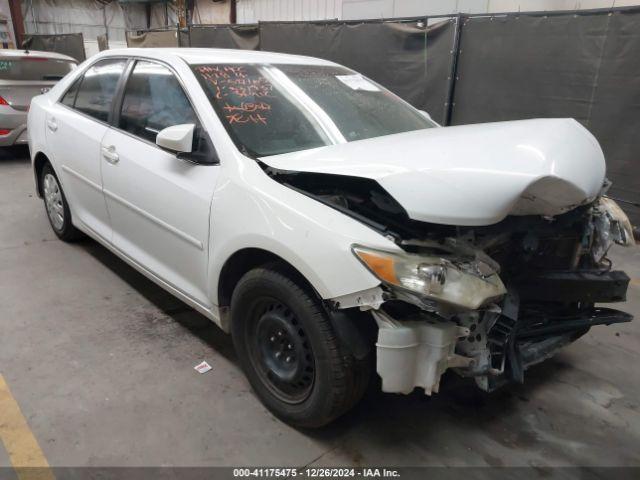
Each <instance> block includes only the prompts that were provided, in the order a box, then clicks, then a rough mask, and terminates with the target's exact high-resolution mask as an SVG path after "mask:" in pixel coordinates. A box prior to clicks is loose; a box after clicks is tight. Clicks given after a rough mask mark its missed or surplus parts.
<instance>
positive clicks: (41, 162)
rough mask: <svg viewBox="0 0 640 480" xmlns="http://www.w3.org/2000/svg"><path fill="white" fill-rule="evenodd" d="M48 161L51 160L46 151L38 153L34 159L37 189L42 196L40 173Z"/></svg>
mask: <svg viewBox="0 0 640 480" xmlns="http://www.w3.org/2000/svg"><path fill="white" fill-rule="evenodd" d="M47 163H50V162H49V159H48V158H47V156H46V155H45V154H44V153H42V152H38V153H36V156H35V158H34V160H33V171H34V174H35V176H36V190H37V192H38V195H39V196H42V188H41V186H40V174H41V173H42V169H43V168H44V166H45V165H46V164H47Z"/></svg>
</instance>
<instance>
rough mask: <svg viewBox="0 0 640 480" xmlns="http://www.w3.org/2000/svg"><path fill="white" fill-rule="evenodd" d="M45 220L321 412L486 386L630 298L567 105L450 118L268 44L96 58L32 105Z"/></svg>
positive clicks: (313, 422) (594, 165)
mask: <svg viewBox="0 0 640 480" xmlns="http://www.w3.org/2000/svg"><path fill="white" fill-rule="evenodd" d="M28 132H29V145H30V148H31V156H32V162H33V168H34V173H35V178H36V185H37V191H38V193H39V194H40V196H42V197H43V199H44V204H45V207H46V211H47V214H48V218H49V220H50V223H51V226H52V228H53V230H54V231H55V233H56V234H57V235H58V236H59V237H60V238H61V239H62V240H72V239H75V238H77V237H78V236H79V235H80V233H81V232H82V233H84V234H86V235H88V236H90V237H92V238H94V239H95V240H97V241H98V242H100V243H102V244H103V245H105V246H106V247H107V248H108V249H110V250H111V251H113V252H114V253H115V254H116V255H118V256H120V257H121V258H122V259H123V260H124V261H126V262H127V263H129V264H130V265H132V266H133V267H135V268H136V269H138V270H139V271H141V272H142V273H144V274H145V275H146V276H148V277H149V278H150V279H152V280H153V281H155V282H157V283H158V284H159V285H161V286H162V287H163V288H165V289H166V290H168V291H169V292H171V293H172V294H174V295H176V296H177V297H179V298H180V299H182V300H183V301H184V302H186V303H188V304H189V305H191V306H192V307H193V308H195V309H196V310H198V311H199V312H201V313H202V314H204V315H206V316H207V317H209V318H211V319H212V320H213V321H214V322H216V323H217V324H218V325H219V326H220V327H221V328H222V329H224V330H225V331H227V332H230V333H231V334H232V336H233V342H234V344H235V347H236V350H237V354H238V357H239V361H240V364H241V366H242V368H243V370H244V371H245V373H246V375H247V377H248V379H249V381H250V383H251V385H252V386H253V388H254V390H255V392H256V394H257V395H258V397H259V398H260V399H261V400H262V402H264V404H265V405H266V406H267V407H268V408H269V409H270V410H271V411H272V412H273V413H274V414H275V415H277V416H278V417H280V418H282V419H283V420H285V421H287V422H290V423H291V424H294V425H298V426H320V425H324V424H326V423H328V422H330V421H331V420H333V419H335V418H336V417H338V416H339V415H341V414H342V413H344V412H345V411H347V410H348V409H349V408H350V407H351V406H353V405H354V404H355V403H356V402H357V401H358V400H359V399H360V397H361V396H362V394H363V392H364V390H365V388H366V386H367V384H368V382H369V381H370V379H371V378H375V377H374V376H373V372H374V371H376V372H377V374H378V375H379V376H380V377H381V379H382V389H383V390H384V391H385V392H397V393H405V394H406V393H409V392H411V391H412V390H414V389H415V388H416V387H420V388H422V389H424V391H425V392H426V393H427V394H432V393H433V392H437V391H438V388H439V385H440V379H441V376H442V375H443V373H444V372H445V371H446V370H447V369H452V370H454V371H455V372H456V373H458V374H460V375H462V376H466V377H472V378H474V379H475V381H476V383H477V385H478V386H479V387H480V388H482V389H484V390H489V391H490V390H493V389H495V388H497V387H499V386H500V385H502V384H504V383H506V382H509V381H516V382H522V381H523V377H524V372H525V370H526V369H527V368H528V367H529V366H531V365H533V364H535V363H537V362H540V361H542V360H544V359H545V358H548V357H549V356H551V355H552V354H553V353H554V352H556V351H557V350H558V349H559V348H561V347H562V346H565V345H567V344H568V343H570V342H573V341H574V340H576V339H577V338H579V337H580V336H582V335H584V334H585V333H586V332H587V331H588V330H589V329H590V328H591V327H592V326H594V325H608V324H612V323H617V322H627V321H629V320H631V317H630V316H629V315H628V314H626V313H623V312H619V311H616V310H613V309H610V308H601V307H598V306H596V304H597V303H601V302H606V303H609V302H618V301H623V300H625V295H626V290H627V285H628V281H629V279H628V277H627V276H626V275H625V274H624V273H623V272H621V271H616V270H614V269H613V268H612V265H611V262H610V261H609V260H608V259H607V251H608V249H609V247H610V246H611V245H612V244H613V243H617V244H621V245H626V244H630V243H631V242H632V231H631V226H630V224H629V220H628V219H627V217H626V216H625V214H624V213H623V212H622V210H621V209H620V208H619V207H618V206H617V205H616V203H615V202H613V201H612V200H610V199H608V198H607V197H606V196H605V195H604V194H605V192H606V188H607V186H608V185H607V181H606V179H605V161H604V158H603V154H602V150H601V149H600V147H599V145H598V143H597V141H596V140H595V139H594V137H593V136H592V135H591V134H590V133H589V132H588V131H587V130H585V129H584V128H583V127H581V126H580V125H579V124H578V123H577V122H575V121H573V120H568V119H549V120H526V121H517V122H502V123H491V124H484V125H469V126H459V127H447V128H440V127H439V126H438V125H437V124H436V123H434V122H433V121H432V120H431V119H430V118H429V116H428V115H427V114H425V113H424V112H420V111H418V110H416V109H415V108H413V107H411V106H410V105H408V104H407V103H405V102H404V101H402V100H401V99H399V98H398V97H396V96H395V95H393V94H392V93H390V92H389V91H387V90H385V89H384V88H383V87H381V86H380V85H378V84H376V83H375V82H372V81H370V80H368V79H366V78H365V77H363V76H361V75H359V74H357V73H356V72H353V71H352V70H349V69H347V68H345V67H342V66H340V65H336V64H334V63H331V62H328V61H324V60H319V59H314V58H308V57H298V56H290V55H279V54H272V53H264V52H246V51H234V50H210V49H144V50H136V49H129V50H121V51H117V50H116V51H113V50H112V51H109V52H103V53H101V54H99V55H97V56H94V57H92V58H91V59H89V60H87V61H86V62H84V63H83V64H82V65H81V66H80V67H79V68H78V69H76V70H75V71H74V72H72V73H70V74H69V75H67V76H66V77H65V78H64V79H63V80H62V81H60V82H59V83H58V84H57V85H56V86H55V87H54V88H52V89H51V91H50V92H48V93H46V94H45V95H41V96H39V97H36V98H35V99H34V100H33V103H32V106H31V109H30V112H29V119H28Z"/></svg>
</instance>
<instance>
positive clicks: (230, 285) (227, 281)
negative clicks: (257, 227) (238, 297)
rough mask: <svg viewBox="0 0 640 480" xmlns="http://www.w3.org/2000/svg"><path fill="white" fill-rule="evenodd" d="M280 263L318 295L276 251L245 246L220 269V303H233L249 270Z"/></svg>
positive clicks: (279, 265)
mask: <svg viewBox="0 0 640 480" xmlns="http://www.w3.org/2000/svg"><path fill="white" fill-rule="evenodd" d="M273 263H276V264H277V265H278V269H279V270H280V269H281V270H282V271H285V272H287V273H288V274H290V275H292V276H293V277H294V279H295V280H297V281H298V282H299V285H300V286H302V287H304V288H308V289H309V291H311V292H313V293H314V294H316V295H317V292H316V291H315V289H314V288H313V287H312V286H311V284H310V283H309V281H308V280H307V279H306V278H305V277H304V276H303V275H302V274H301V273H300V272H299V271H298V270H297V269H296V268H295V267H294V266H293V265H291V264H290V263H289V262H287V261H286V260H284V259H283V258H282V257H279V256H278V255H276V254H275V253H271V252H269V251H267V250H262V249H260V248H245V249H242V250H238V251H237V252H236V253H234V254H233V255H231V257H229V258H228V259H227V261H226V262H225V264H224V266H223V267H222V270H221V271H220V281H219V283H218V305H219V306H220V307H228V306H230V305H231V296H232V295H233V291H234V290H235V288H236V285H238V282H239V281H240V279H241V278H242V276H243V275H244V274H245V273H247V272H248V271H249V270H253V269H254V268H257V267H260V266H262V265H265V264H273Z"/></svg>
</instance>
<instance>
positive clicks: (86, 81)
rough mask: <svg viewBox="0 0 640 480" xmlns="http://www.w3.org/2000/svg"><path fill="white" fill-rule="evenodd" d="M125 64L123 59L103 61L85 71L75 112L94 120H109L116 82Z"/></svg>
mask: <svg viewBox="0 0 640 480" xmlns="http://www.w3.org/2000/svg"><path fill="white" fill-rule="evenodd" d="M126 64H127V61H126V60H125V59H119V58H117V59H115V58H114V59H105V60H101V61H99V62H97V63H96V64H95V65H93V66H92V67H91V68H89V70H87V71H86V72H85V74H84V77H83V78H82V83H81V84H80V88H79V90H78V94H77V96H76V101H75V108H76V110H78V111H80V112H82V113H86V114H87V115H90V116H91V117H93V118H95V119H96V120H101V121H103V122H106V121H108V120H109V112H110V111H111V104H112V102H113V97H114V95H115V92H116V86H117V85H118V80H120V76H121V75H122V72H123V71H124V68H125V66H126Z"/></svg>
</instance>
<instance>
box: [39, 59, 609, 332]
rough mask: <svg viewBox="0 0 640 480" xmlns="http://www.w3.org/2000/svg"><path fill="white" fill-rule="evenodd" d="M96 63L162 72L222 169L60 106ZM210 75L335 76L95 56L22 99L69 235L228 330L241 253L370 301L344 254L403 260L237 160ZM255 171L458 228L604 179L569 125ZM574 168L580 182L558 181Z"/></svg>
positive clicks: (345, 149)
mask: <svg viewBox="0 0 640 480" xmlns="http://www.w3.org/2000/svg"><path fill="white" fill-rule="evenodd" d="M107 57H135V58H146V59H152V60H158V61H161V62H163V63H164V64H166V65H168V66H169V67H170V68H171V69H172V70H173V72H174V73H175V74H176V75H177V76H178V78H179V79H180V81H181V83H182V85H183V87H184V89H185V91H186V92H187V93H188V95H189V97H190V99H191V102H192V104H193V106H194V107H195V109H196V113H197V115H198V117H199V118H200V120H201V122H202V125H203V127H204V129H205V130H206V131H207V132H208V134H209V136H210V137H211V139H212V141H213V144H214V145H215V149H216V152H217V155H218V157H219V158H220V164H219V165H195V164H192V163H189V162H187V161H184V160H180V159H178V158H176V156H175V155H174V154H172V153H170V152H167V151H165V150H162V149H161V148H159V147H158V146H157V145H154V144H152V143H149V142H145V141H142V140H140V139H137V138H134V137H132V136H131V135H129V134H127V133H124V132H122V131H120V130H118V129H116V128H113V127H109V126H108V125H106V124H103V123H100V122H97V121H95V120H91V119H89V118H87V117H86V116H83V115H81V114H78V113H77V112H75V111H73V110H71V109H69V108H67V107H65V106H63V105H61V104H59V103H58V100H59V99H60V97H61V96H62V94H63V93H64V92H65V91H66V89H67V88H68V87H69V86H70V85H71V83H72V82H73V81H74V79H75V78H76V77H77V76H78V75H81V74H82V73H83V72H84V71H85V70H86V69H87V68H88V67H90V66H91V64H92V63H94V62H96V61H98V60H100V59H103V58H107ZM216 62H221V63H252V62H254V63H255V62H275V63H289V64H306V65H334V64H333V63H331V62H328V61H324V60H319V59H313V58H308V57H299V56H292V55H283V54H271V53H266V52H253V51H242V52H240V51H231V50H213V49H127V50H122V51H118V50H111V51H108V52H102V53H100V54H99V55H96V56H95V57H92V58H91V59H90V60H87V61H86V62H84V63H83V64H82V65H80V67H79V68H78V69H77V70H76V72H74V73H72V74H70V75H68V76H67V77H65V78H64V79H63V80H62V81H60V82H59V83H58V84H57V85H56V86H55V87H54V88H53V89H52V90H51V91H50V92H48V93H47V94H45V95H42V96H39V97H36V98H35V99H34V101H33V107H32V109H31V113H30V114H29V132H30V147H31V154H32V161H35V158H36V155H37V154H39V153H43V154H45V155H46V156H47V157H48V159H49V160H50V161H51V163H52V165H53V167H54V169H55V170H56V172H57V173H58V175H59V177H60V181H61V183H62V186H63V188H64V190H65V192H67V196H68V200H69V203H70V207H71V210H72V215H73V219H74V223H75V225H76V226H77V228H79V229H80V230H82V231H84V232H86V233H87V234H89V235H90V236H92V237H93V238H95V239H96V240H98V241H99V242H101V243H102V244H104V245H105V246H107V247H108V248H110V249H111V250H112V251H114V252H115V253H116V254H118V255H119V256H120V257H122V258H123V259H124V260H126V261H127V262H129V263H130V264H131V265H133V266H135V267H136V268H137V269H139V270H140V271H142V272H143V273H144V274H145V275H147V276H148V277H149V278H151V279H153V280H154V281H156V282H157V283H159V284H160V285H162V286H163V287H164V288H166V289H167V290H169V291H171V292H172V293H173V294H175V295H177V296H178V297H180V298H181V299H183V300H184V301H185V302H187V303H189V304H190V305H192V306H193V307H194V308H196V309H198V310H199V311H200V312H202V313H204V314H205V315H207V316H209V317H210V318H211V319H213V320H214V321H216V322H217V323H218V324H219V325H221V326H222V327H223V328H224V329H226V330H228V327H229V326H228V324H227V323H226V321H225V318H224V315H221V312H220V310H219V299H218V287H219V282H220V274H221V271H222V269H223V267H224V265H225V262H226V261H227V260H228V259H229V258H230V257H231V256H232V255H233V254H234V253H236V252H238V251H240V250H242V249H246V248H259V249H263V250H267V251H269V252H272V253H274V254H276V255H278V256H280V257H281V258H283V259H284V260H286V261H287V262H289V263H290V264H291V265H292V266H293V267H295V268H296V269H297V270H298V271H299V272H300V273H301V274H302V275H303V276H304V277H305V278H306V279H307V280H308V281H309V282H310V284H311V285H312V286H313V287H314V289H315V290H316V291H317V293H318V294H319V295H320V296H321V297H322V298H324V299H334V298H339V297H342V298H347V297H349V298H350V296H352V295H353V294H357V293H358V292H369V294H370V292H371V291H372V289H375V287H377V286H378V285H380V281H379V280H378V279H377V278H376V277H375V276H374V275H373V274H372V273H371V272H370V271H369V270H368V269H367V268H365V267H364V266H363V264H362V263H361V262H360V261H358V260H357V259H356V257H355V256H354V255H353V253H352V251H351V248H352V245H353V244H355V243H357V244H362V245H367V246H368V247H371V248H374V249H379V250H385V251H390V252H401V249H400V248H399V246H398V245H397V244H396V243H394V241H392V239H390V238H387V237H385V236H383V235H382V234H380V233H378V232H376V231H374V230H372V229H371V228H369V227H367V226H365V225H364V224H363V223H360V222H359V221H357V220H355V219H354V218H352V217H349V216H346V215H345V214H343V213H340V212H338V211H337V210H335V209H332V208H330V207H328V206H326V205H324V204H322V203H320V202H318V201H316V200H314V199H312V198H310V197H308V196H306V195H304V194H302V193H299V192H297V191H295V190H293V189H290V188H288V187H286V186H284V185H281V184H280V183H277V182H275V181H273V180H272V179H271V178H269V177H268V176H267V175H266V174H265V172H264V171H263V169H262V168H261V167H260V166H259V165H258V163H257V162H256V161H255V160H253V159H251V158H248V157H247V156H245V155H243V154H242V153H241V152H240V151H239V150H238V149H237V148H236V146H235V144H234V143H233V142H232V140H231V138H230V137H229V135H228V134H227V132H226V130H225V128H224V126H223V125H222V123H221V121H220V119H219V118H218V117H217V115H216V114H215V112H214V111H213V109H212V108H211V104H210V103H209V101H208V98H207V97H206V95H205V93H204V91H203V90H202V88H201V87H200V85H199V83H198V81H197V79H196V78H195V76H194V74H193V73H192V71H191V69H190V68H189V64H197V63H216ZM503 147H504V148H503ZM114 155H116V157H114ZM116 158H117V160H115V159H116ZM264 160H265V162H267V163H268V164H269V165H272V166H274V167H277V168H283V169H287V168H292V169H297V170H306V171H321V172H330V173H338V174H348V175H358V176H363V177H368V178H374V179H376V180H378V181H379V182H380V183H381V184H382V185H383V186H384V187H385V188H387V189H388V191H389V192H391V193H392V195H393V196H394V197H396V198H397V199H398V201H399V202H400V203H401V204H402V205H404V206H405V207H406V209H407V211H408V212H410V214H411V216H412V217H413V218H416V219H420V220H426V221H431V222H436V221H439V222H441V223H458V224H469V225H480V224H489V223H494V222H497V221H499V220H500V219H501V218H503V217H504V216H505V215H507V214H509V213H526V212H531V211H539V212H552V211H553V212H557V211H562V210H564V209H567V208H570V206H572V205H573V206H575V205H576V204H578V203H581V202H583V201H585V200H586V199H588V198H590V197H592V196H594V195H595V194H596V193H597V189H598V186H599V185H601V184H602V179H603V175H604V161H603V158H602V153H601V151H600V149H599V147H598V145H597V143H596V142H595V141H594V140H593V138H592V137H591V136H590V135H589V134H588V133H587V132H586V131H585V130H584V129H582V128H581V127H579V126H578V125H577V124H575V123H574V122H573V121H569V120H548V121H545V120H535V121H530V122H505V123H503V124H490V125H477V126H469V127H449V128H437V129H432V130H425V131H417V132H411V133H405V134H398V135H390V136H387V137H384V138H377V139H372V140H361V141H357V142H352V143H348V144H339V145H335V146H329V147H324V148H320V149H316V150H309V151H304V152H299V153H295V154H285V155H279V156H273V157H269V158H268V159H264ZM578 165H579V166H580V168H579V172H576V173H575V174H572V173H570V172H572V170H574V169H575V168H576V166H578ZM536 182H537V183H536ZM532 185H539V186H540V185H541V186H543V187H544V188H537V189H536V190H535V193H536V195H538V196H540V198H541V200H535V201H533V202H532V205H534V206H533V207H531V206H530V207H526V208H528V210H527V209H526V208H525V209H521V210H520V211H519V212H513V209H514V208H516V210H517V209H518V208H520V207H521V205H522V203H521V201H520V200H519V199H520V198H521V197H522V196H523V195H524V194H526V193H527V192H530V191H531V189H532ZM565 192H568V193H567V194H565ZM374 296H375V294H374Z"/></svg>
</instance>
